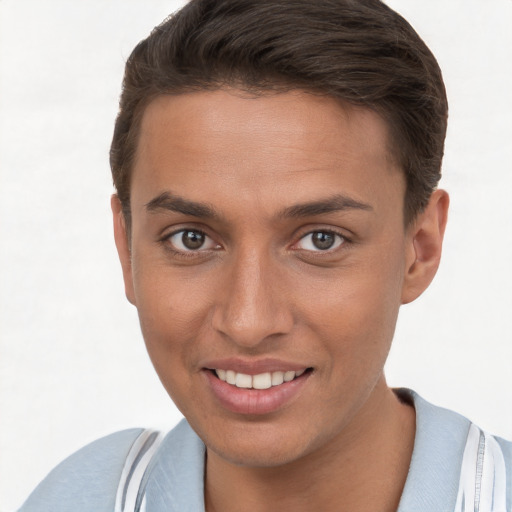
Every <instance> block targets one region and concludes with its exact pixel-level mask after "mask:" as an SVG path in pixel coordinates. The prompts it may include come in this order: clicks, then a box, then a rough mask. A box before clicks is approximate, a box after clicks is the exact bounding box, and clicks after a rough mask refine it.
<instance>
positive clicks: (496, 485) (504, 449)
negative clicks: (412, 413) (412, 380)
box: [395, 389, 512, 512]
mask: <svg viewBox="0 0 512 512" xmlns="http://www.w3.org/2000/svg"><path fill="white" fill-rule="evenodd" d="M395 392H396V393H397V395H398V396H399V397H400V399H401V400H403V401H405V402H408V403H410V404H411V405H414V408H415V410H416V436H415V442H414V450H413V454H412V459H411V464H410V467H409V474H408V477H407V481H406V484H405V488H404V492H403V495H402V501H401V507H400V508H399V511H402V510H403V511H408V510H415V511H418V512H424V511H430V510H460V508H457V506H456V505H460V502H461V500H462V502H463V501H464V498H466V499H471V501H473V500H474V499H475V496H476V494H475V489H476V488H478V489H482V491H481V493H482V496H483V495H484V494H485V493H486V494H487V495H491V496H494V498H493V499H495V501H497V500H498V499H499V500H500V501H499V502H500V503H507V504H508V505H503V506H501V508H500V507H498V508H495V509H494V510H497V511H498V510H499V511H500V512H501V510H502V509H503V510H509V508H510V507H511V506H512V444H511V443H510V442H508V441H505V440H503V439H500V438H497V437H494V436H491V435H489V434H487V433H486V432H483V431H482V430H481V429H480V428H478V427H477V426H476V425H474V424H472V423H471V422H470V421H469V420H468V419H467V418H464V417H463V416H461V415H460V414H458V413H456V412H453V411H450V410H448V409H444V408H442V407H438V406H435V405H433V404H431V403H429V402H427V401H426V400H424V399H422V398H421V397H420V396H419V395H418V394H417V393H415V392H413V391H411V390H407V389H399V390H395ZM484 487H485V488H486V489H487V490H486V491H485V493H484V490H483V489H484ZM468 489H469V491H471V492H467V491H468ZM479 492H480V491H479ZM468 497H469V498H468ZM507 507H508V508H507ZM511 510H512V509H511Z"/></svg>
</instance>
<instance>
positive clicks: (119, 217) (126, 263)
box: [110, 194, 135, 305]
mask: <svg viewBox="0 0 512 512" xmlns="http://www.w3.org/2000/svg"><path fill="white" fill-rule="evenodd" d="M110 205H111V207H112V215H113V221H114V239H115V242H116V247H117V254H118V255H119V261H120V262H121V268H122V270H123V279H124V287H125V293H126V298H127V299H128V300H129V301H130V302H131V303H132V304H134V305H135V293H134V289H133V273H132V259H131V252H130V241H129V237H128V233H127V230H126V221H125V218H124V214H123V209H122V206H121V201H120V200H119V197H118V196H117V194H113V195H112V197H111V199H110Z"/></svg>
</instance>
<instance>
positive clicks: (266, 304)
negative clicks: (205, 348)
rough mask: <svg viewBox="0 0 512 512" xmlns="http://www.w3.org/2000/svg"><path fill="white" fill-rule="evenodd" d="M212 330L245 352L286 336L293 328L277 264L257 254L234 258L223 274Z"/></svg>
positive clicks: (269, 258)
mask: <svg viewBox="0 0 512 512" xmlns="http://www.w3.org/2000/svg"><path fill="white" fill-rule="evenodd" d="M222 277H223V281H224V282H223V283H222V290H221V291H220V292H219V294H218V296H217V301H216V305H215V309H214V312H213V317H212V322H213V328H214V329H215V330H216V331H217V332H220V333H222V334H223V335H224V336H225V337H227V338H228V339H230V340H231V341H232V342H233V343H235V344H237V345H239V346H240V347H245V348H255V347H258V346H260V344H262V343H263V342H265V341H266V340H269V339H271V338H272V339H274V338H276V337H280V336H282V335H284V334H287V333H289V332H290V331H291V329H292V327H293V314H292V310H291V305H290V304H289V301H288V300H287V296H288V297H289V295H288V293H287V290H286V286H285V284H284V282H283V278H282V272H280V271H279V268H278V264H277V263H276V262H275V261H274V262H273V261H272V257H271V256H269V255H262V254H259V253H258V252H256V251H246V252H245V254H242V255H238V256H237V257H234V258H233V262H232V264H231V265H229V266H228V268H227V271H226V272H225V273H223V276H222Z"/></svg>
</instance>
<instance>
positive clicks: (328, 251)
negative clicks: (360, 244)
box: [294, 229, 351, 257]
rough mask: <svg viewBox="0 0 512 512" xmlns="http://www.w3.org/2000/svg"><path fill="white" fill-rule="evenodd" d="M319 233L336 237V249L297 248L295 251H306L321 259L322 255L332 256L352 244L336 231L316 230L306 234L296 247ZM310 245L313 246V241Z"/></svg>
mask: <svg viewBox="0 0 512 512" xmlns="http://www.w3.org/2000/svg"><path fill="white" fill-rule="evenodd" d="M318 233H321V234H322V235H332V236H334V237H335V239H334V242H333V244H334V247H328V248H326V249H320V248H318V247H317V248H316V250H315V249H301V248H297V249H294V250H296V251H304V252H307V253H314V254H315V256H319V257H321V255H323V254H332V253H334V252H337V250H338V249H340V248H341V247H342V246H344V245H347V244H349V243H350V242H351V241H350V240H349V238H348V237H346V236H345V235H344V234H342V233H339V232H338V231H335V230H333V229H315V230H312V231H308V232H307V233H304V234H303V235H302V236H301V237H300V238H299V240H298V241H297V242H296V243H295V244H294V245H297V244H299V243H300V242H301V241H304V240H305V239H306V238H307V237H313V235H315V234H318ZM310 243H311V244H313V241H311V242H310Z"/></svg>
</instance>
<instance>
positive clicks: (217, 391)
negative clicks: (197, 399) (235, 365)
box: [203, 365, 313, 415]
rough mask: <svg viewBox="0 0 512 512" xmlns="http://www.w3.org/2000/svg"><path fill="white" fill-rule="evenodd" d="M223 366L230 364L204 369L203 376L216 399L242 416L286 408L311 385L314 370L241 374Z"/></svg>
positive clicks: (252, 370) (302, 369)
mask: <svg viewBox="0 0 512 512" xmlns="http://www.w3.org/2000/svg"><path fill="white" fill-rule="evenodd" d="M240 366H243V365H240ZM226 368H229V367H228V366H227V365H226V366H225V367H224V368H215V367H214V368H204V370H205V371H204V372H203V375H204V376H205V377H206V382H207V383H208V384H209V385H208V387H209V389H210V391H211V392H212V395H213V397H215V402H216V403H218V404H219V405H221V406H222V407H223V408H225V409H227V410H229V411H231V412H234V413H237V414H242V415H264V414H269V413H275V412H277V411H279V410H282V409H284V408H286V407H288V405H290V404H291V403H292V402H294V401H295V400H296V399H297V398H298V397H299V396H301V395H302V394H303V392H304V390H305V389H308V388H309V387H310V386H308V382H309V381H310V379H309V377H310V376H311V374H312V373H313V368H301V369H298V370H290V369H285V368H282V369H281V370H279V369H275V368H265V369H268V370H272V371H266V372H262V371H261V370H262V369H263V368H262V369H260V370H259V371H260V372H261V373H243V372H240V371H236V370H233V369H226ZM239 369H240V370H243V369H245V368H239ZM245 371H247V370H245ZM250 371H251V372H254V371H255V369H254V368H252V369H251V370H250Z"/></svg>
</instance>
